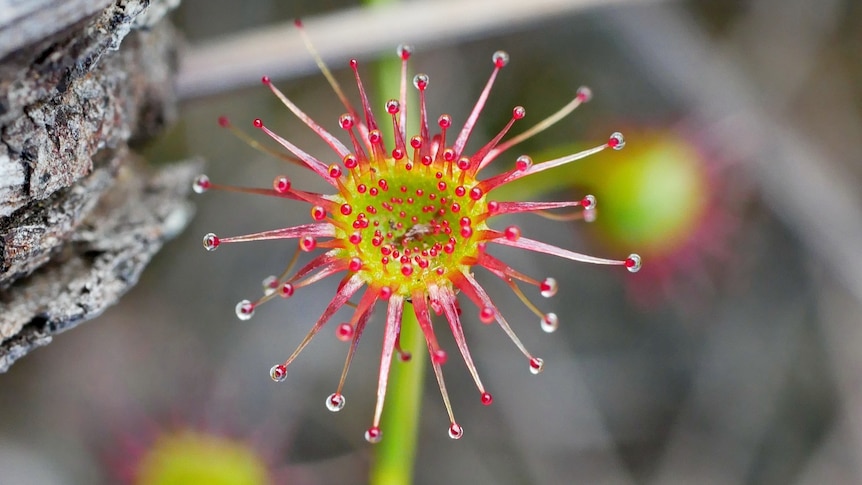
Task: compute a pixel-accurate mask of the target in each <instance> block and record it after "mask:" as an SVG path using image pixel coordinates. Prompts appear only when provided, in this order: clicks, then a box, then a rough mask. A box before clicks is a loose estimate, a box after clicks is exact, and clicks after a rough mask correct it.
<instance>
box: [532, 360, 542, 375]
mask: <svg viewBox="0 0 862 485" xmlns="http://www.w3.org/2000/svg"><path fill="white" fill-rule="evenodd" d="M543 370H545V361H544V360H542V359H540V358H538V357H533V358H532V359H530V373H531V374H533V375H536V374H538V373H540V372H542V371H543Z"/></svg>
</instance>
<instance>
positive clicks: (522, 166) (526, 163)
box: [515, 155, 533, 172]
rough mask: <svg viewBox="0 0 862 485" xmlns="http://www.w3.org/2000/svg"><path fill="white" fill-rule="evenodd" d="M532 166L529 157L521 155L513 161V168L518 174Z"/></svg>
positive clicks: (531, 160)
mask: <svg viewBox="0 0 862 485" xmlns="http://www.w3.org/2000/svg"><path fill="white" fill-rule="evenodd" d="M532 166H533V159H532V158H530V156H529V155H521V156H520V157H518V158H517V159H516V160H515V168H516V169H517V170H518V171H519V172H526V171H527V169H529V168H530V167H532Z"/></svg>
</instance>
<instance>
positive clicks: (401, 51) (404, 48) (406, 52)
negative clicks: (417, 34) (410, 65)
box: [396, 44, 413, 61]
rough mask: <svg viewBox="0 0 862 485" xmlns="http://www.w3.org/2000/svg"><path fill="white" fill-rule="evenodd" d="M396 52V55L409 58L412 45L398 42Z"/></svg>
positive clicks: (403, 58)
mask: <svg viewBox="0 0 862 485" xmlns="http://www.w3.org/2000/svg"><path fill="white" fill-rule="evenodd" d="M396 53H397V54H398V57H400V58H401V59H402V60H405V61H406V60H407V59H410V54H413V46H411V45H407V44H399V45H398V48H397V49H396Z"/></svg>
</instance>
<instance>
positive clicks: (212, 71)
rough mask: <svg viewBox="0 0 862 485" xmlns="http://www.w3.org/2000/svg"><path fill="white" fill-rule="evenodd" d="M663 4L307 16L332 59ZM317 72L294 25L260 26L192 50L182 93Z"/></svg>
mask: <svg viewBox="0 0 862 485" xmlns="http://www.w3.org/2000/svg"><path fill="white" fill-rule="evenodd" d="M659 1H661V0H533V1H524V0H443V1H428V2H409V3H400V4H394V5H389V6H385V7H378V8H354V9H347V10H342V11H339V12H336V13H333V14H329V15H327V16H325V17H317V18H309V19H303V22H304V23H305V25H306V27H307V30H308V32H309V33H310V34H311V36H312V37H313V38H314V43H315V47H316V48H317V50H318V51H319V52H320V55H321V57H323V59H324V60H325V61H330V60H333V59H335V58H336V57H337V56H339V58H340V59H342V60H343V58H344V56H348V55H349V56H356V57H360V58H361V57H364V56H369V55H372V54H378V53H379V52H381V51H384V50H387V49H391V50H392V51H393V52H394V49H395V46H396V45H397V44H399V43H401V42H410V43H414V44H421V45H422V47H429V46H439V45H444V44H454V43H456V42H463V41H464V40H467V39H471V38H477V37H483V36H486V35H488V33H490V32H505V31H512V30H518V29H523V28H525V27H526V26H528V25H529V24H531V23H535V22H538V21H541V20H543V19H547V18H553V17H557V16H560V15H565V14H570V13H572V12H576V11H581V10H587V9H591V8H598V7H608V6H614V5H622V4H651V3H656V2H659ZM315 69H317V67H316V66H315V64H314V60H313V59H312V58H311V57H310V56H309V55H308V54H307V52H306V50H305V46H304V45H303V43H302V39H301V38H300V37H299V35H298V33H297V32H296V30H295V28H294V26H293V24H292V23H288V24H280V25H274V26H271V27H267V28H260V29H255V30H254V31H252V32H246V33H242V34H239V35H235V36H230V37H226V38H223V39H218V40H214V41H211V42H207V43H206V45H198V46H192V47H190V48H189V49H188V51H187V52H186V53H185V55H184V56H183V58H182V62H181V67H180V72H179V78H178V81H177V85H178V86H177V90H178V94H179V96H180V97H181V98H194V97H200V96H207V95H212V94H218V93H222V92H227V91H231V90H234V89H237V88H240V87H243V86H247V85H250V84H254V83H255V82H257V80H258V79H260V76H261V75H263V74H266V75H268V76H270V77H271V78H273V79H279V78H285V77H295V76H298V75H301V74H304V73H307V72H311V71H314V70H315Z"/></svg>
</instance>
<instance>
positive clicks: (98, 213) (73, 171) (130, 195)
mask: <svg viewBox="0 0 862 485" xmlns="http://www.w3.org/2000/svg"><path fill="white" fill-rule="evenodd" d="M177 3H178V0H161V1H160V0H151V1H147V0H114V1H105V0H33V1H30V2H18V1H16V0H0V59H2V60H0V372H4V371H5V370H7V369H8V367H9V366H10V365H11V364H12V363H13V362H14V361H15V360H16V359H18V358H20V357H21V356H23V355H25V354H26V353H27V352H29V351H30V350H32V349H34V348H36V347H38V346H41V345H45V344H47V343H48V342H50V340H51V338H52V336H53V335H54V334H56V333H58V332H61V331H63V330H66V329H68V328H71V327H73V326H75V325H77V324H78V323H80V322H83V321H85V320H87V319H90V318H93V317H95V316H97V315H98V314H100V313H101V312H102V311H103V310H104V309H105V308H106V307H107V306H109V305H111V304H113V303H115V302H116V301H117V300H118V299H119V297H120V296H121V295H122V294H123V293H124V292H125V291H126V290H128V289H129V288H130V287H131V286H132V285H134V284H135V282H136V281H137V279H138V276H139V275H140V273H141V271H142V270H143V268H144V266H145V265H146V263H147V262H148V261H149V259H150V258H151V257H152V256H153V254H155V252H156V251H157V250H158V249H159V248H160V247H161V245H162V244H163V243H164V241H165V240H166V239H168V238H169V237H171V236H172V235H174V234H176V233H177V232H179V230H181V229H182V227H183V226H184V225H185V223H186V221H187V220H188V218H189V217H190V215H191V213H192V209H191V206H190V205H189V204H188V203H187V202H186V201H185V195H186V193H187V189H188V187H189V185H190V181H191V178H192V177H193V176H194V173H195V172H196V171H197V170H199V169H200V167H199V162H187V163H184V164H178V165H175V166H171V167H168V168H165V169H162V170H160V171H155V170H153V169H150V168H148V167H147V165H146V164H145V163H143V161H142V160H140V157H138V156H137V155H135V154H134V153H133V152H132V151H131V150H130V148H129V142H130V141H135V140H140V139H145V138H148V137H151V136H152V135H154V134H156V133H158V132H159V131H161V130H162V129H163V127H164V126H165V125H166V124H167V123H169V122H170V121H171V120H173V119H174V118H175V115H176V99H175V95H174V89H173V78H174V73H175V70H176V66H175V64H176V61H175V59H176V52H175V49H176V35H175V32H174V30H173V28H172V27H171V25H170V24H169V23H167V21H166V20H162V17H163V16H164V14H165V13H166V12H167V11H169V10H170V9H171V8H173V7H175V6H176V4H177Z"/></svg>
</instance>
